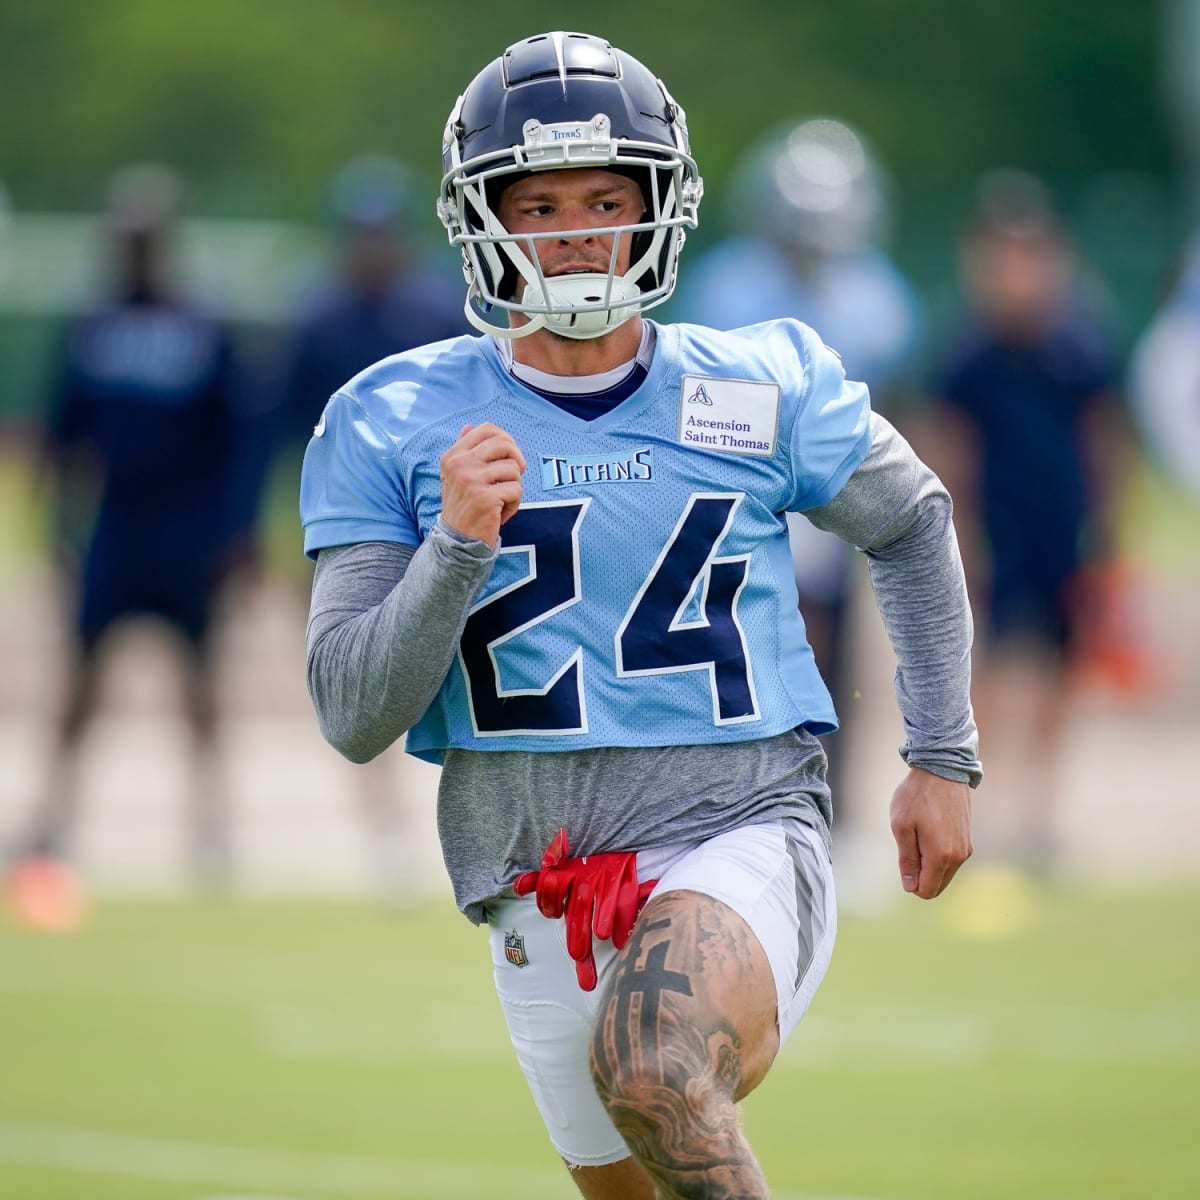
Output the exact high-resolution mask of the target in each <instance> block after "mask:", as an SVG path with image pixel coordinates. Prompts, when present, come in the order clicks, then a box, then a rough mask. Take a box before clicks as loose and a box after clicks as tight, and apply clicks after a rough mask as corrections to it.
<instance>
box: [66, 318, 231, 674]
mask: <svg viewBox="0 0 1200 1200" xmlns="http://www.w3.org/2000/svg"><path fill="white" fill-rule="evenodd" d="M63 360H64V361H63V367H62V373H61V374H62V381H61V386H60V388H59V392H58V398H57V404H56V406H55V409H54V412H53V414H52V417H51V421H50V425H49V430H48V435H49V448H50V450H51V452H52V453H53V454H54V455H55V456H56V457H57V458H59V459H60V460H62V461H64V462H66V461H67V460H68V459H69V458H70V457H71V455H72V454H73V453H74V452H76V451H80V450H82V451H84V452H85V453H87V454H88V455H89V456H93V457H94V458H95V461H96V463H97V466H98V467H99V470H100V472H101V483H100V489H101V490H100V496H99V502H98V507H97V510H96V514H95V525H94V528H93V530H92V533H91V536H90V539H89V541H88V544H87V547H86V550H85V553H84V559H83V570H82V578H81V581H80V582H81V587H80V597H79V612H78V627H79V635H80V638H81V640H82V643H83V646H84V648H85V650H87V651H90V650H91V649H92V648H94V646H95V645H96V643H97V642H98V640H99V638H100V636H101V635H102V634H103V633H104V632H105V630H107V629H108V628H109V626H110V625H112V624H113V623H114V622H115V621H116V620H118V619H119V618H121V617H124V616H126V615H129V614H134V613H152V614H155V615H157V616H160V617H162V618H163V619H164V620H166V621H167V622H168V623H169V624H171V625H172V626H174V627H175V628H177V629H178V630H179V631H180V632H182V633H183V634H184V635H185V636H186V637H187V639H188V640H189V641H190V642H191V643H192V644H193V645H194V646H195V647H196V648H197V649H200V648H201V647H202V646H203V644H204V641H205V636H206V634H207V632H208V627H209V619H210V613H211V608H212V599H213V588H214V585H215V584H216V582H217V578H218V574H219V568H220V567H221V566H222V564H223V560H224V557H225V556H226V555H227V554H229V553H230V552H231V550H232V547H233V544H234V541H235V539H236V537H237V536H238V535H241V534H244V533H245V532H246V525H247V523H248V521H247V518H248V516H249V514H248V513H245V512H243V513H241V514H239V513H237V512H236V509H237V507H238V498H237V497H235V496H234V495H233V493H232V491H231V485H232V483H233V482H234V481H233V478H232V476H233V470H232V462H233V459H234V456H235V453H236V451H237V447H236V436H237V430H236V426H237V419H236V412H237V405H236V399H235V395H234V381H233V374H232V369H231V347H230V341H229V336H228V334H227V332H226V330H225V329H224V328H222V327H221V326H220V325H219V324H218V323H217V322H216V321H214V320H212V319H211V318H209V317H206V316H204V315H202V314H201V313H199V312H196V311H194V310H192V309H190V308H189V307H188V306H187V305H186V304H185V303H184V302H183V301H181V300H178V299H174V298H171V297H162V298H154V297H149V296H138V295H136V294H134V295H131V296H128V297H126V298H125V299H124V301H121V302H118V303H115V304H113V305H112V306H111V307H106V308H104V309H101V310H100V311H98V312H94V313H91V314H88V315H87V316H84V317H81V318H78V319H77V320H76V321H75V322H73V323H72V325H71V327H70V328H69V330H68V332H67V336H66V343H65V351H64V355H63Z"/></svg>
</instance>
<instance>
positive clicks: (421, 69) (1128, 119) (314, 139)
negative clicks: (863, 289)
mask: <svg viewBox="0 0 1200 1200" xmlns="http://www.w3.org/2000/svg"><path fill="white" fill-rule="evenodd" d="M1157 15H1158V8H1157V5H1153V4H1129V3H1127V2H1125V0H1098V2H1094V3H1090V4H1086V3H1085V4H1080V3H1078V2H1077V0H1044V2H1043V3H1040V4H1036V5H1035V4H1019V5H997V4H995V3H992V2H991V0H907V2H905V0H839V3H837V4H833V3H807V4H794V3H791V2H790V0H742V2H741V3H739V4H737V5H736V6H734V5H730V6H715V5H714V6H703V7H702V6H699V5H696V4H695V3H694V2H689V0H660V2H659V3H658V4H655V5H647V4H644V3H640V2H639V0H612V2H611V3H610V4H608V5H606V6H605V7H604V9H603V10H602V11H599V10H598V11H597V12H595V13H594V14H591V15H590V16H588V17H586V18H572V17H569V16H568V15H567V14H566V13H565V12H564V10H563V9H562V6H561V4H558V3H549V2H547V0H526V2H525V3H523V4H522V5H521V6H520V8H519V10H514V9H513V8H512V7H511V6H508V5H491V4H485V3H465V4H464V3H460V4H457V5H451V6H441V5H424V4H415V3H404V2H402V0H336V2H335V0H207V2H206V3H205V4H202V5H190V4H189V5H183V4H164V3H162V2H161V0H104V2H101V3H96V2H95V0H50V2H49V3H46V4H41V5H35V4H32V3H29V2H27V0H0V81H2V82H3V94H4V107H5V113H6V119H5V120H4V121H3V122H0V177H5V178H7V179H8V180H9V183H10V186H11V187H12V189H13V191H14V192H15V194H16V198H17V202H18V204H20V205H22V206H23V207H26V208H62V207H66V208H81V207H82V208H87V207H90V205H91V202H92V197H93V191H94V184H95V180H96V179H97V177H98V176H99V175H100V174H102V173H104V172H105V171H107V170H108V169H109V168H110V167H111V166H113V165H114V164H116V163H118V162H121V161H123V160H125V159H128V158H130V157H134V156H137V157H141V156H151V157H157V158H162V159H166V160H169V161H171V162H174V163H177V164H178V165H179V166H180V167H182V168H183V169H185V170H186V171H188V173H189V174H190V175H192V176H193V178H195V179H196V181H197V183H198V185H199V186H200V194H201V197H202V198H203V204H204V208H205V210H206V211H208V212H222V211H224V212H232V213H237V214H239V215H286V216H298V215H299V216H304V215H308V214H309V212H310V211H311V205H312V197H313V196H314V195H315V194H318V192H319V187H320V184H321V182H322V181H323V180H324V178H325V177H326V175H327V174H328V172H329V171H330V170H331V169H332V168H333V166H334V165H335V164H336V163H338V162H340V161H341V160H342V159H344V158H345V157H346V156H347V155H348V154H351V153H353V152H355V151H356V150H358V149H360V148H362V147H364V146H371V147H380V148H385V149H388V150H391V151H393V152H395V153H398V154H400V155H401V156H403V157H405V158H408V159H409V160H410V161H412V162H413V163H414V165H415V166H416V167H418V168H419V169H423V170H424V171H426V172H428V173H429V174H430V175H431V176H432V175H435V174H436V173H437V171H438V168H439V138H440V133H441V126H442V122H443V120H444V119H445V116H446V113H447V112H448V111H449V108H450V105H451V104H452V102H453V100H454V98H455V96H456V95H457V93H458V92H459V91H460V90H461V88H462V87H463V86H464V84H465V83H466V82H467V80H468V79H469V78H470V76H471V75H472V74H473V73H474V72H475V71H476V70H477V69H479V68H480V67H482V66H483V65H484V64H485V63H486V62H487V61H488V59H490V58H491V57H493V56H494V55H496V54H497V53H499V51H500V50H502V49H503V47H504V46H505V45H507V44H508V43H509V42H511V41H514V40H516V39H517V38H519V37H522V36H525V35H527V34H530V33H534V32H539V31H541V30H544V29H547V28H557V27H559V26H560V25H561V24H562V23H563V22H564V21H567V22H568V23H570V22H571V21H572V20H573V19H581V20H583V22H584V25H585V26H587V28H588V31H589V32H595V33H600V34H603V35H604V36H607V37H609V38H610V39H611V40H613V41H614V42H616V43H617V44H619V45H621V46H622V47H623V48H625V49H628V50H629V51H630V52H632V53H634V54H636V55H637V56H639V57H641V58H643V59H645V60H646V61H647V62H648V63H649V64H650V65H651V66H652V68H653V69H654V70H656V71H658V72H659V73H660V74H661V75H662V77H663V78H664V79H665V80H666V81H667V83H668V86H669V87H670V88H671V90H672V91H673V92H674V93H675V95H676V97H677V98H678V99H679V100H680V102H681V103H683V104H684V106H685V107H686V108H687V110H688V113H689V117H690V119H691V125H692V129H693V133H694V139H695V144H696V149H697V152H698V155H699V157H700V158H701V162H702V167H703V169H704V172H705V174H706V175H707V176H708V177H709V179H710V180H712V181H713V182H714V183H719V182H720V180H721V179H722V178H723V177H724V175H725V173H726V171H727V169H728V167H729V166H730V164H731V161H732V159H733V158H734V157H735V156H736V154H737V151H738V150H739V149H740V147H741V146H742V144H743V143H744V142H745V141H746V140H747V139H748V138H750V137H752V136H754V135H755V134H756V133H758V132H759V131H760V130H761V129H762V128H763V127H765V126H767V125H770V124H772V123H774V122H775V121H776V120H778V119H780V118H781V117H785V116H791V115H795V114H797V113H806V112H830V113H835V114H837V115H840V116H842V117H844V118H845V119H847V120H850V121H851V122H853V123H854V124H856V125H857V126H859V127H860V128H862V129H864V130H865V131H867V133H868V134H869V136H870V137H871V138H872V140H873V141H874V142H875V143H876V144H877V146H878V148H879V149H880V151H881V152H882V154H883V157H884V158H885V159H886V160H887V161H888V162H890V163H891V164H892V167H893V169H894V171H895V173H896V175H897V177H898V179H899V181H900V184H901V190H902V191H905V190H908V189H909V188H918V189H920V188H922V187H927V186H928V185H929V184H930V183H931V182H934V181H937V180H947V179H953V178H961V177H962V176H963V175H966V174H972V173H974V172H975V171H977V170H979V169H981V168H983V167H987V166H992V165H995V164H996V163H997V162H1011V163H1019V164H1020V165H1023V166H1027V167H1029V168H1031V169H1033V170H1036V171H1041V172H1046V173H1059V174H1061V173H1068V174H1084V173H1089V172H1095V171H1098V170H1101V169H1109V168H1112V167H1121V168H1126V169H1139V170H1149V171H1153V172H1165V171H1166V170H1168V169H1169V166H1170V159H1171V155H1170V145H1169V139H1168V137H1167V134H1166V132H1165V129H1164V126H1163V121H1162V117H1161V112H1160V105H1159V101H1158V97H1157V94H1156V86H1155V71H1156V68H1155V60H1156V52H1157V43H1156V39H1157V33H1156V28H1155V26H1156V20H1157Z"/></svg>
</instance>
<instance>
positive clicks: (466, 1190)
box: [0, 1121, 882, 1200]
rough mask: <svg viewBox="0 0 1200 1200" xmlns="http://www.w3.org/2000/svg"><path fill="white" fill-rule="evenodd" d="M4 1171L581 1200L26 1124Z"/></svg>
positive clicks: (365, 1161)
mask: <svg viewBox="0 0 1200 1200" xmlns="http://www.w3.org/2000/svg"><path fill="white" fill-rule="evenodd" d="M4 1163H8V1164H10V1165H13V1166H23V1167H41V1168H47V1169H50V1170H58V1171H74V1172H80V1173H83V1174H89V1175H115V1176H123V1177H125V1178H127V1179H129V1178H132V1179H154V1180H163V1181H167V1182H170V1183H182V1184H192V1185H196V1186H197V1187H209V1188H211V1187H217V1188H221V1189H226V1188H236V1189H238V1190H237V1192H236V1193H230V1192H227V1191H221V1192H211V1191H206V1192H203V1193H200V1194H198V1196H197V1198H196V1200H319V1198H325V1197H339V1198H341V1197H351V1196H387V1197H394V1198H396V1200H401V1198H404V1197H412V1198H413V1200H460V1198H462V1197H477V1196H487V1197H489V1200H503V1198H504V1197H513V1200H569V1198H570V1197H571V1196H572V1195H574V1194H575V1193H574V1190H573V1188H572V1186H571V1183H570V1181H569V1180H568V1179H567V1177H566V1172H565V1171H563V1170H559V1169H557V1168H554V1167H530V1166H525V1165H511V1164H499V1163H477V1164H474V1165H472V1164H468V1163H463V1162H444V1161H442V1160H438V1159H399V1158H397V1159H387V1158H374V1157H368V1156H365V1155H349V1154H316V1153H300V1152H293V1151H285V1150H264V1149H258V1148H255V1147H251V1146H227V1145H220V1144H215V1143H211V1142H186V1141H180V1140H178V1139H175V1138H152V1137H139V1136H134V1135H130V1134H117V1133H106V1132H104V1131H102V1130H98V1129H77V1128H70V1127H64V1126H57V1125H35V1124H28V1123H24V1122H18V1121H0V1165H2V1164H4ZM247 1188H249V1189H252V1190H251V1191H246V1189H247ZM284 1193H286V1194H284ZM775 1196H776V1200H882V1198H880V1197H865V1196H831V1195H816V1194H814V1193H811V1192H803V1193H802V1192H776V1193H775Z"/></svg>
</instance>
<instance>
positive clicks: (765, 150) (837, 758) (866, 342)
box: [671, 117, 922, 832]
mask: <svg viewBox="0 0 1200 1200" xmlns="http://www.w3.org/2000/svg"><path fill="white" fill-rule="evenodd" d="M725 211H726V225H727V227H728V229H729V231H730V235H729V236H728V237H727V238H726V239H725V240H723V241H721V242H719V243H718V244H717V245H715V246H714V247H713V248H712V249H710V250H709V251H707V253H705V254H703V255H701V256H700V258H699V259H697V260H696V261H695V262H693V263H692V264H691V266H690V267H689V270H688V271H687V272H685V277H684V278H683V280H682V281H681V284H680V288H679V291H678V293H677V298H676V300H675V302H674V305H673V307H672V310H671V311H672V316H673V317H674V318H676V319H678V320H681V321H691V322H695V323H696V324H700V325H710V326H713V327H714V328H719V329H735V328H738V327H739V326H742V325H753V324H756V323H757V322H759V321H765V320H768V319H770V318H774V317H794V318H796V319H797V320H800V321H803V322H804V323H805V324H806V325H810V326H812V328H813V329H815V330H816V331H817V333H818V334H819V335H820V337H821V339H822V341H824V342H825V344H826V345H827V346H829V347H831V348H832V349H833V350H835V351H836V352H837V353H838V355H839V356H840V357H841V359H842V362H843V364H844V365H845V368H846V374H847V376H848V377H849V378H851V379H861V380H863V381H864V382H866V384H867V385H868V387H869V388H870V392H871V404H872V407H873V408H874V409H875V410H876V411H877V412H881V413H884V414H885V415H888V416H890V417H891V418H892V420H893V421H897V414H898V412H899V411H902V409H903V407H904V405H905V403H906V400H907V397H908V394H909V393H910V392H911V390H912V388H913V386H914V382H915V377H916V374H917V352H918V349H919V346H920V341H921V329H922V314H921V308H920V304H919V302H918V300H917V297H916V293H915V292H914V290H913V288H912V287H911V286H910V285H909V283H908V282H907V280H906V279H905V278H904V276H903V275H902V274H901V272H900V270H899V269H898V267H897V266H896V264H895V263H894V262H893V261H892V260H891V258H890V257H889V256H888V253H887V251H886V249H885V247H886V244H887V241H888V236H889V231H890V225H891V203H890V198H889V187H888V183H887V180H886V177H885V174H884V171H883V168H882V166H881V165H880V162H879V160H878V157H877V155H876V154H875V153H874V152H873V151H872V150H870V149H869V148H868V146H867V144H866V143H865V141H864V140H863V138H862V137H861V135H860V134H859V133H858V132H857V131H855V130H854V129H852V128H851V127H850V126H849V125H847V124H845V123H844V122H842V121H838V120H833V119H830V118H826V117H819V118H810V119H805V120H799V121H795V122H793V123H791V124H789V125H787V126H786V127H784V128H782V129H776V130H773V131H771V132H769V133H767V134H765V135H764V136H763V137H762V138H760V139H759V141H758V142H756V143H755V144H754V145H753V146H752V147H751V148H750V149H749V151H748V152H747V153H746V155H745V156H744V157H743V159H742V160H741V162H740V163H739V164H738V165H737V166H736V168H735V170H734V173H733V176H732V178H731V181H730V184H729V187H728V190H727V193H726V197H725ZM788 528H789V537H790V541H791V547H792V559H793V562H794V565H795V571H796V586H797V589H798V591H799V595H800V610H801V613H802V614H803V616H804V622H805V626H806V627H807V630H808V639H809V642H810V643H811V644H812V647H813V652H814V654H815V656H816V659H817V664H818V666H819V667H820V669H821V673H822V675H823V676H824V677H825V679H826V681H827V682H828V684H829V688H830V691H831V693H832V695H833V700H834V705H835V707H836V709H837V713H838V716H839V718H840V720H841V721H842V730H841V731H840V732H839V733H837V734H832V735H830V736H828V737H826V738H823V739H822V741H823V742H824V744H825V749H826V753H827V755H828V756H829V759H830V774H831V776H832V775H833V774H835V773H836V772H838V771H840V770H841V769H842V763H843V762H844V761H845V752H844V750H842V749H841V747H842V745H843V744H844V742H845V740H846V738H847V736H848V727H849V726H851V725H852V724H853V720H854V695H855V690H856V689H855V687H854V686H853V668H852V663H853V660H854V648H853V640H854V639H853V636H852V631H853V624H852V617H853V611H854V610H853V600H854V593H855V582H856V580H857V578H858V573H857V569H856V561H855V559H856V556H855V553H854V550H853V548H852V547H850V546H848V545H847V544H846V543H845V542H843V541H842V540H841V539H840V538H837V537H834V536H833V535H831V534H827V533H823V532H822V531H821V530H818V529H816V528H815V527H814V526H813V525H812V524H810V523H809V521H808V520H807V518H805V517H804V516H803V515H802V514H799V513H789V514H788ZM834 787H835V790H837V789H838V788H839V787H840V788H841V790H840V791H838V794H839V795H840V796H842V797H843V808H842V809H841V810H840V811H839V812H838V813H836V814H835V817H834V820H835V822H841V823H842V828H843V832H845V831H846V830H847V829H848V828H849V825H850V824H852V823H853V814H852V813H847V812H846V811H845V809H844V805H845V798H846V797H847V796H849V795H851V794H852V789H847V788H845V787H844V785H839V784H836V783H835V784H834Z"/></svg>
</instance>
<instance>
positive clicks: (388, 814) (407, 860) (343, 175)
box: [277, 154, 472, 899]
mask: <svg viewBox="0 0 1200 1200" xmlns="http://www.w3.org/2000/svg"><path fill="white" fill-rule="evenodd" d="M426 196H427V190H426V189H424V188H422V187H421V185H420V183H419V182H418V181H416V180H415V179H414V176H413V173H412V171H411V170H410V169H409V168H408V167H407V166H405V165H404V164H403V163H401V162H399V161H397V160H396V159H394V158H390V157H388V156H387V155H383V154H363V155H359V156H356V157H355V158H352V159H350V160H349V161H348V162H346V163H345V164H344V165H343V166H342V167H341V169H340V170H339V171H338V172H337V173H336V174H335V175H334V177H333V179H332V181H331V182H330V186H329V197H328V212H329V220H330V226H331V229H332V233H333V261H332V264H331V269H330V271H329V272H328V274H327V277H326V278H325V279H324V280H323V281H322V283H321V284H320V285H319V286H318V287H317V289H316V291H315V294H314V295H313V296H311V297H310V298H309V299H308V300H307V302H306V303H305V305H304V308H303V309H302V311H301V312H300V314H299V315H298V316H297V318H296V321H295V323H294V325H293V327H292V329H291V331H290V332H289V334H288V336H287V338H286V341H287V346H286V349H285V353H284V356H283V363H282V367H281V371H280V376H281V379H282V387H281V396H280V402H279V411H278V415H277V421H278V429H279V442H278V447H277V457H278V469H279V471H280V474H281V476H282V477H283V479H282V490H283V491H284V492H286V494H287V496H288V498H289V499H288V504H287V508H288V518H289V523H288V537H289V539H294V538H296V537H297V533H296V530H297V526H296V521H295V513H296V510H297V508H298V506H299V483H300V463H301V459H302V457H303V453H304V448H305V446H306V445H307V444H308V440H309V438H310V436H311V435H312V431H313V427H314V426H315V425H316V424H317V422H318V420H319V419H320V416H321V411H322V409H324V407H325V403H326V401H327V400H328V399H329V397H330V396H331V395H332V394H333V393H334V392H336V391H337V390H338V389H339V388H340V387H342V386H343V385H344V384H346V383H348V382H349V381H350V380H351V379H353V378H354V376H355V375H357V374H358V373H359V372H360V371H362V370H364V369H365V368H366V367H369V366H370V365H371V364H372V363H376V362H378V361H379V360H380V359H382V358H387V357H388V356H389V355H392V354H399V353H401V352H402V351H404V350H411V349H412V348H413V347H415V346H420V345H425V344H427V343H429V342H438V341H442V340H444V339H446V338H450V337H457V336H459V335H460V334H463V333H470V332H472V330H471V328H470V327H469V326H468V324H467V321H466V318H465V317H464V316H463V306H462V294H461V286H460V285H459V284H457V283H456V282H455V281H454V277H453V276H452V275H451V274H450V273H449V271H447V272H445V273H439V272H438V271H437V270H436V268H435V267H433V266H431V265H430V264H429V262H428V261H427V256H426V252H425V247H424V245H423V240H422V237H421V235H420V228H421V220H420V218H419V216H418V208H417V205H418V204H420V205H421V209H420V211H421V212H424V211H425V209H426V207H428V206H427V205H426V203H425V197H426ZM428 216H429V219H430V223H431V224H432V221H433V214H432V212H431V211H430V212H429V213H428ZM296 564H299V565H300V571H301V573H300V575H299V576H298V577H295V576H294V578H296V582H297V586H298V590H299V591H300V592H301V593H302V595H301V596H300V597H299V602H300V606H301V611H303V612H307V610H308V588H309V585H310V583H311V578H312V570H311V564H310V563H309V562H308V560H307V559H305V558H304V556H303V555H302V554H301V553H299V543H298V542H296V545H295V551H294V553H293V554H291V555H290V556H289V559H288V561H287V565H286V567H285V568H284V569H285V570H294V569H295V565H296ZM427 775H428V772H427V771H426V770H425V769H424V768H423V766H422V764H420V763H417V762H415V760H413V759H411V758H410V757H409V756H407V755H404V754H402V753H400V752H399V748H397V750H396V752H395V753H393V754H386V755H382V756H380V757H378V758H376V759H374V760H373V761H372V762H370V763H366V764H363V765H361V766H358V767H356V768H355V776H356V780H357V783H358V791H357V803H358V807H359V813H360V818H361V821H362V825H363V828H364V829H365V832H366V835H367V841H368V852H369V854H370V858H371V868H372V871H373V875H374V883H375V886H376V889H377V890H378V891H379V892H380V893H381V894H383V895H385V896H387V897H389V898H391V899H399V898H401V897H402V896H403V895H404V894H405V893H406V892H408V891H409V890H410V889H411V883H410V880H411V879H412V878H413V877H414V876H415V875H417V874H418V873H419V872H418V871H417V870H416V865H415V864H414V862H413V861H412V858H413V853H414V850H413V841H414V837H413V828H412V822H411V821H410V820H409V817H411V816H412V808H411V806H412V804H413V803H414V802H415V801H416V799H417V798H418V797H419V798H420V799H421V801H422V802H428V801H429V795H428V793H429V783H428V778H427ZM422 776H425V778H424V779H422Z"/></svg>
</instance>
